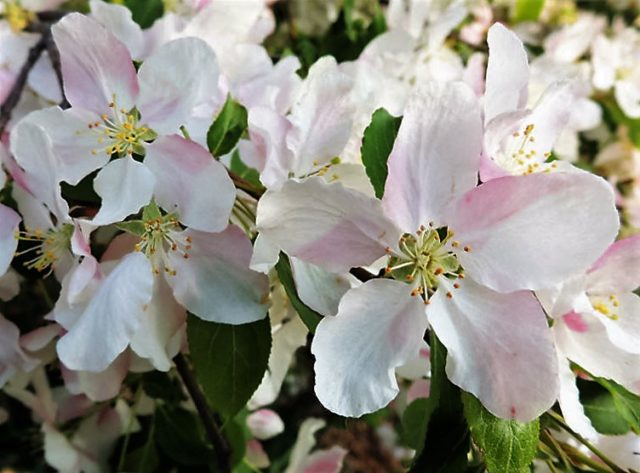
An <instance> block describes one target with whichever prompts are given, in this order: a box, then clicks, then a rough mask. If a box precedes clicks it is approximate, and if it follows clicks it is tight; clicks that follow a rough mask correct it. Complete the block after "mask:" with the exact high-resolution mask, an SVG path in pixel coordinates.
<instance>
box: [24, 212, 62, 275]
mask: <svg viewBox="0 0 640 473" xmlns="http://www.w3.org/2000/svg"><path fill="white" fill-rule="evenodd" d="M72 235H73V225H71V224H64V225H62V226H61V227H60V228H52V229H49V230H47V231H42V230H41V229H33V230H25V231H18V232H16V234H15V238H16V239H17V240H18V241H22V242H26V243H27V244H28V245H29V246H28V248H26V249H24V250H21V251H18V252H16V256H24V255H29V256H30V259H28V260H27V261H25V262H24V266H25V267H27V268H29V269H35V270H36V271H39V272H41V273H45V276H49V275H50V274H51V273H52V272H53V269H54V266H55V264H56V263H57V262H58V261H60V259H62V258H63V256H64V255H65V254H66V253H68V252H69V251H70V250H71V236H72Z"/></svg>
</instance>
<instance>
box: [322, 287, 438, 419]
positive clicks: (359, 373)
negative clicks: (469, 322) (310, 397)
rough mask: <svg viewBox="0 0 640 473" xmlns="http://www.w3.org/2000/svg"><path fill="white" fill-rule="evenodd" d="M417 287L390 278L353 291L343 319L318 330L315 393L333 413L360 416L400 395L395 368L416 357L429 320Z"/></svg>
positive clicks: (342, 309) (343, 309)
mask: <svg viewBox="0 0 640 473" xmlns="http://www.w3.org/2000/svg"><path fill="white" fill-rule="evenodd" d="M410 293H411V287H410V286H409V285H407V284H405V283H402V282H398V281H392V280H387V279H375V280H371V281H369V282H367V283H365V284H363V285H362V286H360V287H357V288H355V289H351V290H350V291H349V292H347V293H346V294H345V295H344V297H343V298H342V300H341V301H340V307H339V309H338V314H337V315H336V316H335V317H325V318H324V319H322V321H321V322H320V324H319V325H318V327H317V329H316V333H315V336H314V338H313V343H312V345H311V352H312V353H313V354H314V356H315V358H316V363H315V373H316V384H315V392H316V395H317V396H318V399H319V400H320V402H321V403H322V404H323V405H324V406H325V407H326V408H327V409H329V410H330V411H332V412H335V413H336V414H339V415H342V416H348V417H359V416H361V415H363V414H366V413H368V412H373V411H376V410H378V409H380V408H381V407H384V406H386V405H387V404H388V403H389V402H391V401H392V400H393V399H394V398H395V397H396V395H397V394H398V383H397V381H396V376H395V368H397V367H398V366H401V365H403V364H405V363H407V362H408V361H410V360H412V359H413V358H415V356H416V353H418V351H419V350H420V347H421V346H422V340H423V337H424V332H425V331H426V329H427V318H426V316H425V313H424V304H423V302H422V301H421V300H420V299H419V298H417V297H411V295H410Z"/></svg>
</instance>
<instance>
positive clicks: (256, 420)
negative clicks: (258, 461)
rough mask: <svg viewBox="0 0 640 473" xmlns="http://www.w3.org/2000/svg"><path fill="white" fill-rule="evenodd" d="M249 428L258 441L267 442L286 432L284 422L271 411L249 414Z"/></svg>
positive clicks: (261, 410)
mask: <svg viewBox="0 0 640 473" xmlns="http://www.w3.org/2000/svg"><path fill="white" fill-rule="evenodd" d="M247 427H249V430H250V431H251V435H253V436H254V437H255V438H257V439H258V440H267V439H270V438H272V437H275V436H276V435H278V434H281V433H282V432H284V422H283V421H282V419H281V418H280V416H279V415H278V414H277V413H276V412H275V411H272V410H271V409H258V410H257V411H254V412H252V413H251V414H249V415H248V416H247Z"/></svg>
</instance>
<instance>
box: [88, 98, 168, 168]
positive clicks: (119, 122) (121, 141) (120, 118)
mask: <svg viewBox="0 0 640 473" xmlns="http://www.w3.org/2000/svg"><path fill="white" fill-rule="evenodd" d="M109 108H110V109H111V111H110V112H109V113H103V114H102V115H100V121H96V122H90V123H88V124H87V128H88V132H90V133H91V134H93V135H94V136H95V137H96V142H97V144H98V146H97V147H96V148H94V149H92V150H91V154H93V155H97V154H98V153H106V154H107V155H109V156H111V155H113V154H117V155H118V156H126V155H129V156H131V155H133V154H134V153H135V154H143V153H144V143H145V142H147V141H150V140H152V139H153V138H155V136H156V135H155V133H154V132H153V131H152V130H151V129H149V128H148V127H147V126H144V125H141V124H140V123H139V119H140V117H139V113H138V112H137V110H136V109H133V110H125V109H124V108H118V106H117V103H116V96H115V94H114V95H113V100H112V101H111V102H110V103H109ZM82 132H83V130H78V131H77V132H76V134H82ZM84 132H87V130H84Z"/></svg>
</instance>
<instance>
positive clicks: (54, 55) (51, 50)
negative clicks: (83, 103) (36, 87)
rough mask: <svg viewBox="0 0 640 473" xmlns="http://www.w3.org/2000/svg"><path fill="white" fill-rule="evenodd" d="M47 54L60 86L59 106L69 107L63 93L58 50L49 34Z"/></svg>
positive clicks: (62, 107) (64, 108)
mask: <svg viewBox="0 0 640 473" xmlns="http://www.w3.org/2000/svg"><path fill="white" fill-rule="evenodd" d="M47 54H49V60H50V61H51V65H52V66H53V70H54V72H55V73H56V79H58V86H59V87H60V95H62V101H61V102H60V108H61V109H63V110H66V109H67V108H69V107H71V105H70V104H69V102H67V97H65V95H64V79H63V78H62V65H61V63H60V51H58V47H57V46H56V43H55V41H53V37H52V36H51V35H49V40H48V41H47Z"/></svg>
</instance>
